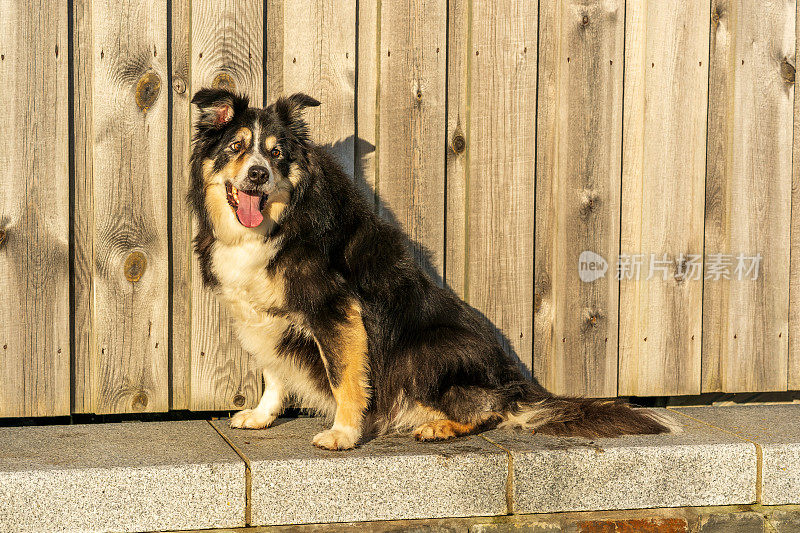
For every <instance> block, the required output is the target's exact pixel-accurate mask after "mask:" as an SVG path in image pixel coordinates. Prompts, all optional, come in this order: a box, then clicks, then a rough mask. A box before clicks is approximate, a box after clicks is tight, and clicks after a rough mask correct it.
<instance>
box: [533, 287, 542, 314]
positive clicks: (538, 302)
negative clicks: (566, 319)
mask: <svg viewBox="0 0 800 533" xmlns="http://www.w3.org/2000/svg"><path fill="white" fill-rule="evenodd" d="M541 308H542V295H541V294H539V293H538V292H537V293H536V294H534V295H533V312H534V313H538V312H539V309H541Z"/></svg>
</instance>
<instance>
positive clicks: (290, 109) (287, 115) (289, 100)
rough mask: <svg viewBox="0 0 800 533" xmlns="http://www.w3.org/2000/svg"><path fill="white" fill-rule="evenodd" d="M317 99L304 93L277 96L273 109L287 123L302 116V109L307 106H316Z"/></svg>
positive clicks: (317, 103)
mask: <svg viewBox="0 0 800 533" xmlns="http://www.w3.org/2000/svg"><path fill="white" fill-rule="evenodd" d="M318 105H319V100H317V99H316V98H312V97H310V96H308V95H307V94H305V93H294V94H293V95H291V96H288V97H285V98H278V101H277V102H275V110H276V111H277V112H278V115H279V116H280V117H281V118H282V119H283V120H284V121H285V122H286V123H287V124H288V123H291V122H295V121H297V120H300V119H301V118H302V117H303V110H304V109H305V108H307V107H317V106H318Z"/></svg>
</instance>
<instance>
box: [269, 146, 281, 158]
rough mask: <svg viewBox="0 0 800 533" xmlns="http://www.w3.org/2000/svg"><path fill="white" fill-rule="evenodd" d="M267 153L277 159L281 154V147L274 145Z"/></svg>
mask: <svg viewBox="0 0 800 533" xmlns="http://www.w3.org/2000/svg"><path fill="white" fill-rule="evenodd" d="M269 155H271V156H272V157H274V158H275V159H277V158H279V157H280V156H281V149H280V148H278V147H277V146H276V147H275V148H273V149H272V150H270V151H269Z"/></svg>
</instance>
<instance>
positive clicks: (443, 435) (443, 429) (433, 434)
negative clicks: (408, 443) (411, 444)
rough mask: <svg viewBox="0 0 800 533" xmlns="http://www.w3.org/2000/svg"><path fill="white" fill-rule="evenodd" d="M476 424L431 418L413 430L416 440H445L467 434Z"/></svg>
mask: <svg viewBox="0 0 800 533" xmlns="http://www.w3.org/2000/svg"><path fill="white" fill-rule="evenodd" d="M477 427H478V426H477V424H461V423H459V422H455V421H453V420H432V421H430V422H426V423H424V424H422V425H421V426H419V427H418V428H417V429H415V430H414V438H415V439H417V440H447V439H452V438H454V437H461V436H462V435H469V434H470V433H473V432H474V431H475V430H476V429H477Z"/></svg>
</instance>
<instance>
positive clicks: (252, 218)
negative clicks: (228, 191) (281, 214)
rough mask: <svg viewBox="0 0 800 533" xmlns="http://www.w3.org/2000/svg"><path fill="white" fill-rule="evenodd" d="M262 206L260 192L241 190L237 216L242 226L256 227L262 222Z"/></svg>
mask: <svg viewBox="0 0 800 533" xmlns="http://www.w3.org/2000/svg"><path fill="white" fill-rule="evenodd" d="M260 208H261V195H260V194H247V193H246V192H244V191H241V190H240V191H239V207H237V208H236V217H237V218H238V219H239V222H241V223H242V226H246V227H248V228H255V227H256V226H258V225H259V224H261V221H262V220H264V215H262V214H261V209H260Z"/></svg>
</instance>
